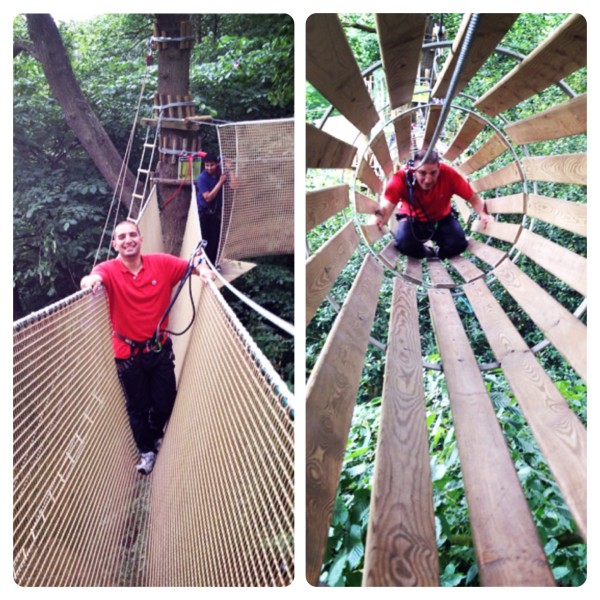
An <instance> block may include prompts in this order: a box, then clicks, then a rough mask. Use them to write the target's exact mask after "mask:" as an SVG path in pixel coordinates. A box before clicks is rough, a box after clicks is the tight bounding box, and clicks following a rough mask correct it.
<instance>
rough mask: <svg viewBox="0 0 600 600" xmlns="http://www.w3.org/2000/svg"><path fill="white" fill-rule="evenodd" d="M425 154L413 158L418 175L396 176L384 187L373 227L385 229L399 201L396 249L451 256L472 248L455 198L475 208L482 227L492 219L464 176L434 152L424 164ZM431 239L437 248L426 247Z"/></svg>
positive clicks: (413, 253) (420, 255) (407, 172)
mask: <svg viewBox="0 0 600 600" xmlns="http://www.w3.org/2000/svg"><path fill="white" fill-rule="evenodd" d="M425 155H426V151H425V150H421V151H419V152H417V153H416V154H415V158H414V163H415V164H416V165H417V169H416V170H415V171H412V170H410V169H401V170H400V171H398V172H397V173H394V175H393V176H392V178H391V179H390V181H389V183H388V185H387V187H386V189H385V194H384V197H385V199H384V201H383V203H382V205H381V206H380V208H379V209H378V210H377V211H376V212H375V215H376V216H375V224H376V225H377V226H378V227H379V229H382V228H383V227H384V225H385V224H386V223H387V222H388V220H389V218H390V216H391V215H392V212H394V209H395V208H396V206H397V205H398V203H400V208H399V209H398V212H397V213H396V218H397V219H398V228H397V229H396V248H397V249H398V250H399V251H400V252H401V253H402V254H405V255H406V256H411V257H413V258H424V257H428V258H434V257H435V256H439V258H451V257H452V256H456V255H458V254H460V253H461V252H464V250H465V249H466V248H467V245H468V242H467V238H466V236H465V232H464V231H463V228H462V227H461V225H460V223H459V222H458V219H457V218H456V215H455V213H454V211H453V210H452V206H451V200H452V196H453V195H454V194H456V195H458V196H460V197H461V198H464V199H465V200H466V201H467V202H468V203H469V204H471V206H472V207H473V209H474V210H475V212H476V213H477V214H478V215H479V217H480V219H481V222H482V225H483V228H484V229H485V228H486V227H487V224H488V223H489V222H490V221H491V220H492V217H491V216H490V215H488V214H487V210H486V208H485V203H484V202H483V200H482V199H481V198H480V197H479V196H478V195H477V194H476V193H475V192H474V191H473V188H472V187H471V185H470V184H469V182H468V181H467V180H466V179H465V178H464V177H463V176H462V175H460V174H459V173H458V172H457V171H456V170H455V169H453V168H452V167H451V166H449V165H446V164H443V163H441V162H440V157H439V155H438V153H437V152H435V151H432V152H431V153H430V154H429V156H428V157H427V161H426V162H425V163H424V164H421V163H422V162H423V158H425ZM413 177H414V178H413ZM429 240H432V241H434V242H435V243H436V244H437V245H438V248H439V250H438V249H436V248H432V247H431V246H426V245H425V243H426V242H428V241H429Z"/></svg>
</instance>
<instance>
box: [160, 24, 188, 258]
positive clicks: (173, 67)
mask: <svg viewBox="0 0 600 600" xmlns="http://www.w3.org/2000/svg"><path fill="white" fill-rule="evenodd" d="M184 22H189V15H184V14H173V15H171V14H157V15H156V25H155V32H154V33H155V36H156V37H158V38H159V39H160V40H166V41H160V42H158V43H157V47H158V94H157V98H156V103H157V104H158V105H163V106H164V105H165V104H171V103H173V102H178V101H181V100H182V99H183V98H184V97H186V96H189V93H190V53H191V48H192V45H193V40H185V41H182V40H180V38H181V37H185V35H184V34H183V33H182V32H183V31H184V27H183V26H182V23H184ZM170 112H171V114H173V115H177V114H180V115H182V114H183V110H182V109H177V108H174V109H170ZM195 138H197V134H196V133H195V132H194V133H190V132H186V131H181V130H178V129H168V128H166V127H164V128H162V129H161V139H160V145H161V147H162V148H167V149H169V150H176V151H177V150H179V151H181V150H192V148H194V147H196V146H195V145H194V144H195V142H196V139H195ZM159 157H160V159H159V163H158V165H157V169H156V174H157V176H158V178H159V180H160V179H163V180H169V179H170V180H175V179H177V174H178V156H176V155H173V154H168V153H164V152H163V153H161V154H159ZM191 191H192V190H190V187H189V186H183V188H182V189H181V190H179V191H178V186H177V185H172V184H170V185H169V184H165V183H160V181H159V184H158V197H159V200H160V202H161V205H163V204H165V203H167V201H168V204H167V205H165V206H164V209H163V210H162V211H161V224H162V230H163V243H164V247H165V250H166V251H167V252H171V253H173V254H178V253H179V250H180V247H181V240H182V238H183V233H184V231H185V225H186V221H187V216H188V211H189V206H190V198H191Z"/></svg>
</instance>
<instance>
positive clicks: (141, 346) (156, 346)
mask: <svg viewBox="0 0 600 600" xmlns="http://www.w3.org/2000/svg"><path fill="white" fill-rule="evenodd" d="M113 333H114V335H115V337H117V338H118V339H120V340H121V341H122V342H125V343H126V344H128V345H129V347H130V348H131V358H133V357H134V356H135V354H136V350H137V351H138V352H160V351H161V350H162V347H163V344H164V343H165V342H166V340H167V338H168V337H169V335H168V334H167V333H164V335H163V337H162V339H161V340H158V339H157V337H156V334H154V335H153V336H152V337H151V338H148V339H147V340H144V341H141V342H139V341H137V340H131V339H129V338H127V337H125V336H124V335H121V334H120V333H119V332H118V331H113Z"/></svg>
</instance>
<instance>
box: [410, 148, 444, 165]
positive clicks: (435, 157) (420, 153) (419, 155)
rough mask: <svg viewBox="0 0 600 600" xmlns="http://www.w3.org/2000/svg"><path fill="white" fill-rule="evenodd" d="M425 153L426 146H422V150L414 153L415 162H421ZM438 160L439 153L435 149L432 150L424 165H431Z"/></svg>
mask: <svg viewBox="0 0 600 600" xmlns="http://www.w3.org/2000/svg"><path fill="white" fill-rule="evenodd" d="M426 154H427V148H423V149H422V150H419V151H418V152H416V153H415V159H414V160H415V163H417V164H421V163H422V162H423V159H424V158H425V155H426ZM439 162H440V155H439V154H438V153H437V152H436V151H435V150H432V151H431V152H430V153H429V156H428V157H427V162H426V163H425V164H426V165H433V164H436V163H439Z"/></svg>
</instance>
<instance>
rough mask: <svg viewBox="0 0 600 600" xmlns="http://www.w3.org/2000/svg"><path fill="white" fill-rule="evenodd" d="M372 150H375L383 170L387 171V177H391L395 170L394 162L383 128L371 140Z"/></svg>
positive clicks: (374, 152)
mask: <svg viewBox="0 0 600 600" xmlns="http://www.w3.org/2000/svg"><path fill="white" fill-rule="evenodd" d="M371 150H373V154H374V155H375V158H376V159H377V162H378V163H379V166H380V167H381V169H382V171H383V172H384V173H385V175H386V177H389V176H390V175H391V174H392V171H393V170H394V163H393V161H392V156H391V154H390V149H389V147H388V142H387V140H386V138H385V131H384V130H383V129H382V130H381V131H380V132H379V133H378V134H377V135H376V136H375V137H374V138H373V139H372V140H371Z"/></svg>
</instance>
